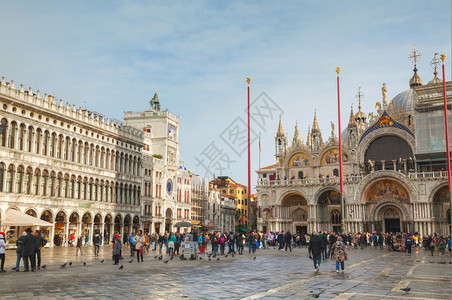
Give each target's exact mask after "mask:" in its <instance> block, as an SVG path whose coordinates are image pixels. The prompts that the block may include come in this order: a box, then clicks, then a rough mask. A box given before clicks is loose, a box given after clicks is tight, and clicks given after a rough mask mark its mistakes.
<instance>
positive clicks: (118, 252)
mask: <svg viewBox="0 0 452 300" xmlns="http://www.w3.org/2000/svg"><path fill="white" fill-rule="evenodd" d="M120 255H121V240H120V239H119V238H116V239H115V245H114V246H113V257H114V258H115V263H114V264H115V265H117V264H118V263H119V256H120Z"/></svg>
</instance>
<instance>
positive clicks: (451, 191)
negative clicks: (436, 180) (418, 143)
mask: <svg viewBox="0 0 452 300" xmlns="http://www.w3.org/2000/svg"><path fill="white" fill-rule="evenodd" d="M445 59H446V55H444V54H442V55H441V60H442V62H443V64H442V69H443V98H444V127H445V132H446V156H447V180H448V183H449V200H450V207H452V177H451V170H450V169H451V166H450V145H449V120H448V116H447V113H448V111H447V93H446V71H445V67H444V60H445ZM450 218H451V222H452V215H451V217H450ZM451 224H452V223H451ZM450 233H452V225H451V228H450Z"/></svg>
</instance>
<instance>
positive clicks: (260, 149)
mask: <svg viewBox="0 0 452 300" xmlns="http://www.w3.org/2000/svg"><path fill="white" fill-rule="evenodd" d="M261 151H262V148H261V133H260V132H259V152H261Z"/></svg>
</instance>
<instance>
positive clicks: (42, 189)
mask: <svg viewBox="0 0 452 300" xmlns="http://www.w3.org/2000/svg"><path fill="white" fill-rule="evenodd" d="M0 192H6V193H15V194H27V195H37V196H47V197H59V198H67V199H78V200H88V201H99V202H108V203H118V204H131V205H139V204H140V195H141V187H140V186H139V185H136V184H127V183H120V182H114V181H109V180H103V179H98V178H93V177H87V176H83V177H82V176H80V175H78V176H77V175H75V174H69V173H64V174H63V173H62V172H55V171H53V170H50V171H49V170H47V169H43V170H41V169H40V168H33V167H31V166H28V167H25V166H24V165H18V166H17V167H16V166H15V165H14V164H9V165H8V167H6V164H5V163H3V162H0Z"/></svg>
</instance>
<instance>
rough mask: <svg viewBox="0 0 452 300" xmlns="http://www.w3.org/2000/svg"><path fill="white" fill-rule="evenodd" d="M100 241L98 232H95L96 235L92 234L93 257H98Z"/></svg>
mask: <svg viewBox="0 0 452 300" xmlns="http://www.w3.org/2000/svg"><path fill="white" fill-rule="evenodd" d="M101 240H102V238H101V236H100V234H99V232H98V231H96V233H95V234H94V237H93V244H94V256H99V247H100V242H101Z"/></svg>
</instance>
